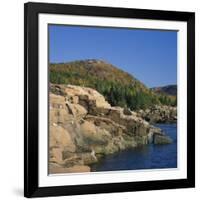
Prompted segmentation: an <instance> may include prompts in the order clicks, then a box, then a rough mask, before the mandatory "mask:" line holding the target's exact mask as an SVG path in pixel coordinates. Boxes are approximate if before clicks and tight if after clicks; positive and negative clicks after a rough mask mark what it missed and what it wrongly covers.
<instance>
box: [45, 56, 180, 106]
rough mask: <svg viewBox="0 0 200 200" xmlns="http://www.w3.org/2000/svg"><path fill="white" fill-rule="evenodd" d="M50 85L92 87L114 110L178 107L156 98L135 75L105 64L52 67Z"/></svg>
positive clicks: (86, 62) (91, 62)
mask: <svg viewBox="0 0 200 200" xmlns="http://www.w3.org/2000/svg"><path fill="white" fill-rule="evenodd" d="M49 69H50V82H51V83H56V84H72V85H79V86H85V87H91V88H94V89H96V90H97V91H99V92H100V93H101V94H103V95H104V96H105V98H106V100H107V101H108V102H109V103H110V104H111V105H112V106H121V107H128V108H130V109H132V110H136V109H140V108H142V109H144V108H148V107H150V106H153V105H155V104H165V105H172V106H175V105H176V100H175V99H174V98H172V97H171V96H169V97H168V95H165V94H156V93H155V92H154V91H152V90H151V89H148V88H147V87H146V86H145V85H144V84H143V83H141V82H140V81H139V80H137V79H136V78H135V77H133V76H132V75H130V74H128V73H127V72H124V71H123V70H121V69H119V68H117V67H115V66H113V65H112V64H110V63H107V62H105V61H102V60H96V59H89V60H79V61H74V62H68V63H59V64H58V63H56V64H50V66H49Z"/></svg>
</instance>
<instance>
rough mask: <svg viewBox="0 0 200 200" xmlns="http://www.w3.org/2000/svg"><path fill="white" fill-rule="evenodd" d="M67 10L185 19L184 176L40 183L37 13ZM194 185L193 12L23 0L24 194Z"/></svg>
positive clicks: (54, 12)
mask: <svg viewBox="0 0 200 200" xmlns="http://www.w3.org/2000/svg"><path fill="white" fill-rule="evenodd" d="M40 13H50V14H64V15H65V14H70V15H79V16H102V17H120V18H137V19H154V20H169V21H183V22H187V98H188V101H187V119H188V120H187V149H188V151H187V178H186V179H176V180H156V181H142V182H120V183H109V184H107V183H105V184H92V185H74V186H55V187H39V184H38V173H39V169H38V162H39V161H38V151H39V150H38V135H39V131H38V123H39V122H38V114H39V110H38V109H39V106H38V97H39V94H38V86H39V82H38V81H39V80H38V15H39V14H40ZM189 187H195V13H193V12H176V11H160V10H144V9H129V8H111V7H95V6H81V5H62V4H47V3H31V2H29V3H26V4H25V5H24V196H25V197H44V196H59V195H80V194H93V193H110V192H127V191H143V190H160V189H173V188H189Z"/></svg>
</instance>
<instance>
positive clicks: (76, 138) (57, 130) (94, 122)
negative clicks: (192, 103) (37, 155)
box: [49, 84, 171, 174]
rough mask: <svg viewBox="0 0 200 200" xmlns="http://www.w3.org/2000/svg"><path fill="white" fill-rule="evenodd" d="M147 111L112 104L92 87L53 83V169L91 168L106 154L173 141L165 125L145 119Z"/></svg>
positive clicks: (51, 99)
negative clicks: (153, 123) (156, 125)
mask: <svg viewBox="0 0 200 200" xmlns="http://www.w3.org/2000/svg"><path fill="white" fill-rule="evenodd" d="M157 110H158V109H157ZM145 113H147V111H140V112H137V113H136V112H133V111H131V110H130V109H128V108H122V107H117V106H111V105H110V104H109V103H108V102H107V101H106V100H105V98H104V96H103V95H101V94H100V93H99V92H97V91H96V90H94V89H91V88H88V87H81V86H75V85H64V84H50V94H49V130H50V131H49V173H51V174H52V173H67V172H89V171H91V168H90V165H91V164H93V163H95V162H98V161H99V159H100V158H101V157H102V156H106V155H108V154H112V153H114V152H118V151H121V150H125V149H128V148H134V147H136V146H139V145H146V144H149V143H154V144H168V143H171V139H170V138H169V137H168V136H167V135H165V133H163V132H162V131H161V129H159V128H157V127H155V126H153V125H151V124H150V123H149V122H147V121H146V120H144V119H147V117H146V114H145ZM150 113H151V112H150ZM144 115H145V116H144ZM143 118H144V119H143ZM149 121H150V120H149Z"/></svg>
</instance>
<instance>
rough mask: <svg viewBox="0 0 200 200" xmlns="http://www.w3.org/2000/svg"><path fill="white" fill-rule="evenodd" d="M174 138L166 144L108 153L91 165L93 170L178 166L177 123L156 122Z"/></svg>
mask: <svg viewBox="0 0 200 200" xmlns="http://www.w3.org/2000/svg"><path fill="white" fill-rule="evenodd" d="M156 126H157V127H159V128H161V129H162V130H163V131H164V132H165V133H166V134H167V135H169V136H170V137H171V138H172V139H173V143H171V144H165V145H154V144H149V145H144V146H140V147H136V148H133V149H129V150H125V151H121V152H117V153H115V154H112V155H107V156H106V157H104V158H102V159H101V160H100V162H98V163H97V164H94V165H93V166H91V169H92V171H115V170H136V169H137V170H138V169H162V168H176V167H177V125H176V124H156Z"/></svg>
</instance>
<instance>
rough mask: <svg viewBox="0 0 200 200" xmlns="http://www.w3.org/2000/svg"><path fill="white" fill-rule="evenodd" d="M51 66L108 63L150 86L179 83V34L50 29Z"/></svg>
mask: <svg viewBox="0 0 200 200" xmlns="http://www.w3.org/2000/svg"><path fill="white" fill-rule="evenodd" d="M49 52H50V55H49V59H50V62H51V63H59V62H69V61H73V60H82V59H101V60H105V61H107V62H109V63H111V64H113V65H115V66H117V67H118V68H121V69H123V70H124V71H126V72H128V73H130V74H132V75H133V76H134V77H136V78H137V79H139V80H140V81H142V82H143V83H144V84H145V85H146V86H148V87H154V86H164V85H169V84H176V82H177V32H175V31H158V30H137V29H119V28H99V27H80V26H79V27H78V26H60V25H59V26H58V25H50V26H49Z"/></svg>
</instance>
